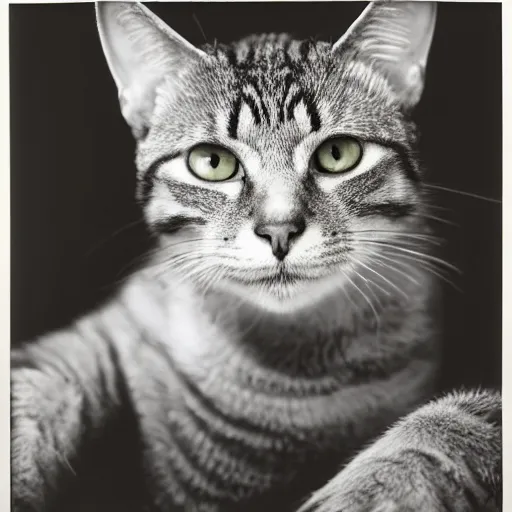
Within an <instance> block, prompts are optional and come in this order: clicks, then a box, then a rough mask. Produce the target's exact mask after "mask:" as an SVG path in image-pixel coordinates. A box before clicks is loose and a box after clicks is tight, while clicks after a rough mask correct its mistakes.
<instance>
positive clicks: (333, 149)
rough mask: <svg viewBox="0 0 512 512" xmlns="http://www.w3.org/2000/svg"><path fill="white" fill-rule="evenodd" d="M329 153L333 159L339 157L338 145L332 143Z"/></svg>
mask: <svg viewBox="0 0 512 512" xmlns="http://www.w3.org/2000/svg"><path fill="white" fill-rule="evenodd" d="M331 155H332V157H333V158H334V160H339V159H340V156H341V153H340V150H339V148H338V146H335V145H334V144H333V145H332V146H331Z"/></svg>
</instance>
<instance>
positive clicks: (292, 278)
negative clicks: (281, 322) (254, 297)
mask: <svg viewBox="0 0 512 512" xmlns="http://www.w3.org/2000/svg"><path fill="white" fill-rule="evenodd" d="M324 270H325V269H324ZM320 277H322V276H319V275H310V273H309V272H308V273H306V272H304V271H297V270H294V269H292V268H290V267H289V266H286V265H285V264H284V263H280V264H279V265H278V267H277V268H273V269H262V270H261V271H257V272H255V271H251V272H247V273H246V274H244V275H241V276H236V277H235V280H236V281H238V282H239V283H242V284H245V285H249V286H266V287H271V288H273V287H276V286H283V287H286V286H293V285H295V284H298V283H304V282H307V281H314V280H317V279H319V278H320Z"/></svg>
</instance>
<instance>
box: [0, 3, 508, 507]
mask: <svg viewBox="0 0 512 512" xmlns="http://www.w3.org/2000/svg"><path fill="white" fill-rule="evenodd" d="M213 1H224V0H213ZM243 1H249V0H243ZM256 1H261V0H256ZM280 1H287V0H280ZM301 1H309V0H301ZM345 1H347V0H345ZM75 2H76V3H86V2H87V0H75ZM469 2H475V3H476V2H478V0H469ZM16 3H22V4H28V3H63V2H61V1H60V0H50V1H48V2H41V1H38V0H36V1H34V0H32V1H31V0H20V1H18V2H16ZM478 3H487V2H478ZM489 3H491V2H489ZM492 3H500V2H492ZM502 4H503V16H502V33H503V125H504V126H503V400H504V403H506V404H508V403H510V402H511V401H512V397H511V395H512V375H511V374H509V373H508V371H507V369H508V364H509V363H510V362H511V361H512V344H511V343H510V338H511V334H512V316H509V317H507V315H506V314H505V312H507V311H509V312H511V311H512V291H511V283H512V268H511V267H509V266H507V265H506V262H507V261H512V259H511V256H512V254H511V248H512V244H511V242H512V215H511V214H512V126H511V123H512V94H511V93H512V71H511V68H512V51H511V50H512V36H511V33H510V27H512V0H504V2H502ZM8 30H9V3H8V2H7V1H6V0H1V1H0V68H1V69H2V72H1V73H0V144H1V145H0V150H1V151H0V160H1V164H0V165H1V166H0V326H1V328H2V329H1V332H2V336H1V337H0V383H1V384H0V465H1V470H2V478H0V510H6V511H8V510H10V419H9V418H10V394H9V346H10V252H9V251H10V247H9V245H10V244H9V241H10V202H9V200H10V198H9V195H10V194H9V190H10V181H9V175H10V158H9V47H8V41H9V36H8V34H9V31H8ZM480 101H485V98H480ZM507 141H508V145H507ZM482 300H485V298H482ZM482 342H483V343H485V340H482ZM503 425H504V448H503V456H504V459H503V462H504V463H503V465H504V484H503V493H504V496H503V510H504V511H509V510H510V511H512V485H511V484H512V476H511V475H512V467H511V466H510V463H511V461H512V439H511V434H512V413H510V412H509V409H508V405H507V406H506V407H505V412H504V414H503ZM505 482H507V483H508V484H509V485H507V484H506V483H505Z"/></svg>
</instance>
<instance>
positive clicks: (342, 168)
mask: <svg viewBox="0 0 512 512" xmlns="http://www.w3.org/2000/svg"><path fill="white" fill-rule="evenodd" d="M362 156H363V150H362V148H361V145H360V144H359V142H358V141H357V140H355V139H352V138H350V137H337V138H335V139H329V140H326V141H325V142H324V143H323V144H321V146H320V147H319V148H318V149H317V150H316V152H315V158H316V163H317V164H318V167H319V170H320V171H322V172H330V173H341V172H346V171H350V170H351V169H353V168H354V167H355V166H356V165H357V164H358V163H359V162H360V160H361V157H362Z"/></svg>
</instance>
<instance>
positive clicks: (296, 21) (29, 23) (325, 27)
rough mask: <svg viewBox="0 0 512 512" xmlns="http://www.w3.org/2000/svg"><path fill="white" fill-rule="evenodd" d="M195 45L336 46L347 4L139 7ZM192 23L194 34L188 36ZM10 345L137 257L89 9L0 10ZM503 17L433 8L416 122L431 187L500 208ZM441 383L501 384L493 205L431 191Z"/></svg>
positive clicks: (138, 245) (130, 187)
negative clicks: (266, 37)
mask: <svg viewBox="0 0 512 512" xmlns="http://www.w3.org/2000/svg"><path fill="white" fill-rule="evenodd" d="M149 5H150V7H151V8H152V9H153V10H154V11H155V12H156V13H157V14H158V15H159V16H161V17H162V18H163V19H164V20H165V21H166V22H168V23H169V24H170V25H171V26H172V27H173V28H174V29H175V30H177V31H178V32H180V33H181V34H182V35H183V36H184V37H186V38H187V39H189V40H190V41H191V42H192V43H194V44H201V43H203V42H204V36H203V32H204V34H205V35H206V37H207V38H208V40H209V41H213V39H214V38H216V39H217V40H218V41H220V42H229V41H230V40H233V39H236V38H239V37H242V36H244V35H247V34H249V33H252V32H272V31H276V32H291V33H293V34H295V35H296V36H298V37H309V36H312V35H317V36H321V37H322V38H325V39H332V40H333V41H335V40H336V39H337V38H338V37H339V36H341V35H342V34H343V32H344V31H345V30H346V29H347V28H348V26H349V25H350V23H351V22H352V21H353V20H354V19H355V18H356V17H357V15H358V14H359V13H360V12H361V10H362V9H363V7H364V5H365V4H363V3H359V2H347V3H346V2H342V3H337V2H328V3H323V2H322V3H320V2H314V3H290V2H283V3H257V4H251V3H243V4H235V3H229V4H223V3H212V4H210V3H201V4H191V3H186V4H181V3H173V4H167V5H162V4H153V5H151V4H149ZM200 27H202V28H200ZM10 43H11V63H10V80H11V141H12V142H11V162H12V178H11V183H12V185H11V194H12V195H11V202H12V217H11V219H12V220H11V222H12V314H11V316H12V324H11V325H12V342H13V343H14V344H16V343H18V342H20V341H22V340H27V339H30V338H32V337H34V336H36V335H39V334H41V333H43V332H45V331H48V330H51V329H55V328H58V327H59V326H62V325H63V324H65V323H67V322H69V321H70V320H71V319H72V318H73V317H75V316H76V315H78V314H80V313H82V312H84V311H85V310H87V309H89V308H91V307H93V306H94V305H96V304H97V303H98V301H100V300H102V299H104V298H106V297H108V295H109V294H110V293H112V292H113V291H114V290H115V287H116V284H117V283H119V280H120V279H122V277H123V276H125V275H126V274H127V272H128V271H129V269H130V268H131V267H133V262H134V260H137V256H139V255H140V254H142V253H143V251H144V250H145V249H147V248H148V247H149V241H148V237H147V235H146V233H145V230H144V227H143V226H142V224H141V223H140V222H137V221H138V220H139V219H140V212H139V208H138V206H137V204H136V202H135V200H134V187H135V167H134V164H133V154H134V142H133V141H132V138H131V134H130V131H129V129H128V127H127V126H126V125H125V123H124V120H123V119H122V117H121V114H120V112H119V108H118V103H117V91H116V89H115V86H114V82H113V80H112V79H111V77H110V74H109V71H108V69H107V65H106V62H105V60H104V57H103V53H102V50H101V47H100V42H99V38H98V35H97V32H96V27H95V19H94V7H93V4H49V5H11V7H10ZM501 98H502V91H501V5H500V4H462V3H457V4H455V3H442V4H439V14H438V23H437V28H436V33H435V37H434V42H433V45H432V49H431V53H430V59H429V65H428V70H427V82H426V90H425V93H424V95H423V99H422V102H421V103H420V106H419V107H418V109H417V111H416V119H417V121H418V123H419V125H420V127H421V129H422V133H423V140H422V149H423V157H424V159H425V160H426V162H427V164H428V167H429V169H430V170H429V174H428V181H429V182H430V183H433V184H437V185H441V186H444V187H451V188H455V189H459V190H464V191H467V192H471V193H474V194H479V195H483V196H487V197H492V198H498V199H501V169H502V161H501V155H502V147H501V140H502V139H501V122H502V118H501V110H502V109H501ZM436 196H437V201H438V204H439V205H440V206H443V207H446V208H448V209H449V211H444V212H440V213H439V215H440V216H442V217H444V218H446V219H448V220H450V221H451V222H454V223H456V224H457V226H449V225H445V224H442V223H439V225H438V228H439V230H438V231H439V234H440V235H441V236H443V237H444V238H445V239H446V246H445V248H444V253H443V256H444V257H445V258H446V259H447V260H448V261H450V262H452V263H453V264H454V265H456V266H457V267H458V268H459V269H460V270H461V271H462V275H461V276H457V275H456V274H452V275H451V276H450V278H451V279H452V280H453V281H454V283H455V284H456V285H457V286H458V287H459V288H460V289H461V292H458V291H456V290H455V289H454V288H453V287H451V286H449V285H446V286H445V294H444V297H445V299H444V308H443V311H444V324H445V325H444V327H445V339H444V351H445V370H446V371H445V372H444V381H443V383H444V385H446V386H452V385H461V384H463V385H467V386H472V385H484V386H489V385H490V386H500V385H501V205H500V204H495V203H492V202H488V201H484V200H479V199H475V198H470V197H466V196H462V195H459V194H455V193H448V192H438V193H436Z"/></svg>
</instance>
